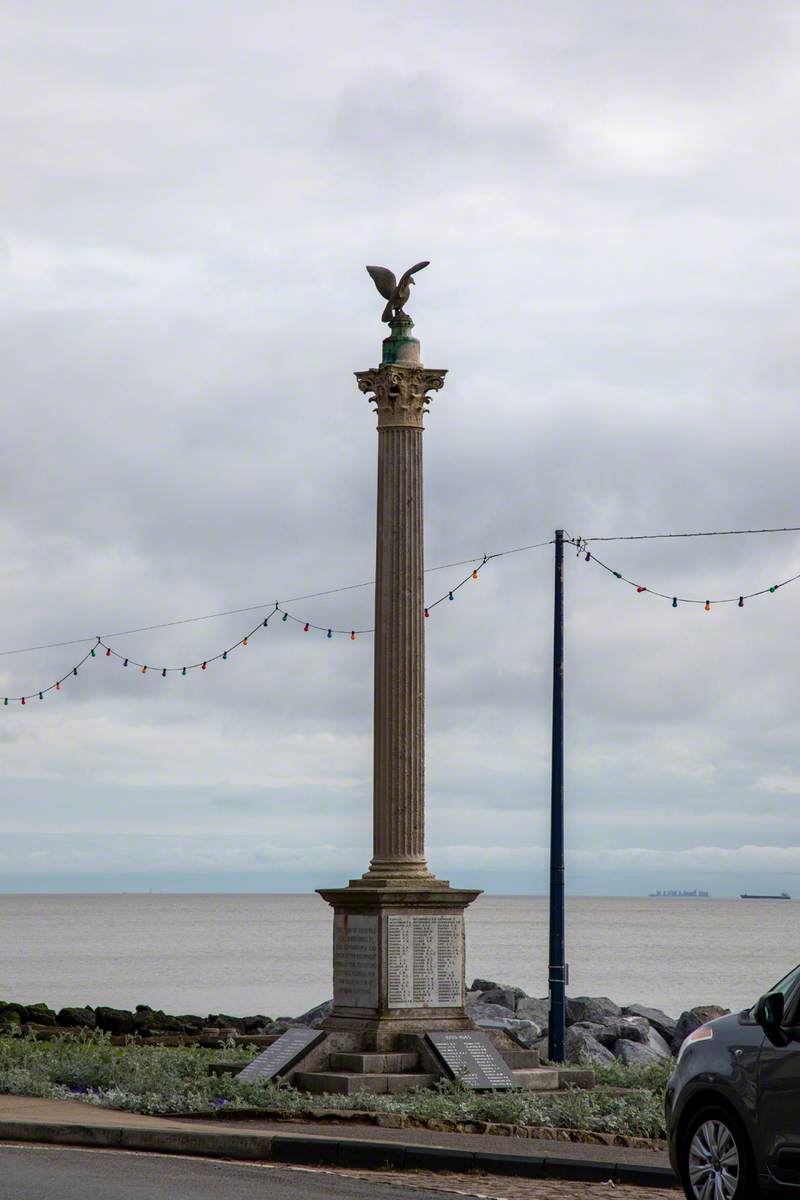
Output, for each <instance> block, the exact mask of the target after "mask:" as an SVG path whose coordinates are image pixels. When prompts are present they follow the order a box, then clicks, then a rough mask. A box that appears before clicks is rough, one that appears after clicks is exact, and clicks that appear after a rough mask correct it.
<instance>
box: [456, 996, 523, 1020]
mask: <svg viewBox="0 0 800 1200" xmlns="http://www.w3.org/2000/svg"><path fill="white" fill-rule="evenodd" d="M466 1011H467V1015H468V1016H470V1017H472V1020H473V1021H474V1022H475V1024H476V1025H482V1024H483V1023H484V1022H485V1021H498V1020H504V1021H506V1020H513V1019H514V1018H515V1017H516V1015H517V1014H516V1013H515V1012H514V1009H513V1008H506V1007H505V1006H504V1005H502V1004H484V1003H483V1002H482V1001H480V1000H479V1001H478V1003H477V1004H468V1005H467V1007H466Z"/></svg>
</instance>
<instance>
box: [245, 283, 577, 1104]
mask: <svg viewBox="0 0 800 1200" xmlns="http://www.w3.org/2000/svg"><path fill="white" fill-rule="evenodd" d="M427 265H428V263H427V262H421V263H417V264H416V265H415V266H413V267H411V268H410V269H409V270H408V271H406V273H405V274H404V275H403V276H402V277H401V279H400V281H399V282H397V280H396V279H395V276H394V274H393V273H392V272H391V271H389V270H387V269H386V268H385V267H372V266H371V267H367V270H368V271H369V273H370V275H371V276H372V278H373V280H374V282H375V284H376V286H377V288H378V291H379V292H380V293H381V295H382V296H383V297H384V299H385V300H386V307H385V309H384V311H383V316H382V320H383V321H384V322H386V323H387V324H388V325H389V329H390V334H389V336H388V337H387V338H385V339H384V341H383V354H382V359H381V363H380V366H378V367H375V368H373V369H371V370H367V371H357V372H356V380H357V382H358V387H359V388H360V389H361V391H362V392H364V393H365V394H366V395H367V396H368V398H369V400H370V402H371V403H372V404H374V406H375V411H376V413H377V418H378V495H377V529H376V574H375V663H374V718H373V719H374V733H373V738H374V751H373V764H374V765H373V855H372V861H371V862H370V864H369V869H368V870H367V871H366V872H365V873H364V875H362V876H361V878H359V879H351V880H350V882H349V883H348V885H347V886H346V887H341V888H320V889H319V894H320V895H321V896H322V897H323V899H324V900H326V901H327V902H328V904H330V905H331V907H332V908H333V1010H332V1012H331V1014H330V1016H329V1017H327V1018H326V1020H325V1021H324V1022H323V1026H322V1032H319V1031H316V1030H309V1031H308V1034H307V1039H306V1042H305V1043H304V1042H303V1035H302V1034H300V1033H299V1032H297V1031H295V1032H294V1034H293V1035H292V1036H291V1037H290V1035H289V1034H287V1035H285V1036H286V1038H287V1039H289V1040H287V1041H286V1042H285V1043H284V1044H283V1046H280V1045H277V1044H276V1046H275V1047H274V1049H273V1048H270V1051H267V1052H266V1053H265V1055H264V1056H262V1059H263V1062H261V1060H256V1062H255V1063H253V1064H251V1065H250V1067H248V1068H247V1069H246V1075H245V1076H244V1077H246V1078H254V1077H256V1076H257V1075H258V1073H259V1071H260V1070H262V1069H263V1070H265V1071H268V1072H269V1073H270V1074H273V1073H278V1072H279V1073H280V1074H282V1075H284V1076H285V1077H286V1078H290V1079H291V1080H292V1082H293V1083H294V1084H295V1086H299V1087H304V1088H307V1089H308V1090H310V1091H315V1092H337V1091H345V1092H349V1091H356V1090H362V1089H364V1088H365V1087H368V1088H370V1089H371V1090H375V1091H403V1090H408V1089H410V1088H414V1087H421V1086H427V1085H429V1084H430V1083H432V1082H433V1081H434V1080H435V1079H436V1078H437V1077H440V1076H450V1077H453V1076H455V1075H458V1076H460V1077H461V1078H464V1079H467V1080H470V1081H472V1083H473V1085H474V1086H480V1087H520V1086H527V1087H538V1088H552V1087H558V1086H559V1074H558V1071H557V1070H556V1069H555V1068H548V1069H545V1068H542V1067H539V1058H538V1054H537V1052H536V1051H534V1050H530V1049H526V1048H524V1047H522V1046H521V1045H519V1044H518V1043H516V1042H515V1041H514V1040H513V1038H512V1037H510V1036H509V1034H508V1033H507V1032H505V1031H504V1030H503V1029H501V1028H499V1027H498V1028H497V1029H496V1030H495V1029H491V1030H487V1029H485V1028H484V1029H481V1030H477V1029H476V1027H475V1026H474V1024H473V1022H472V1021H471V1020H470V1018H469V1017H468V1015H467V1013H466V1011H465V980H464V912H465V909H466V908H467V907H468V906H469V905H470V904H471V903H472V902H473V900H475V898H476V897H477V896H479V895H480V892H479V891H476V890H474V889H466V888H459V887H452V886H451V885H450V883H449V882H447V881H446V880H442V879H437V878H436V876H435V875H434V874H432V872H431V871H430V870H429V869H428V865H427V862H426V858H425V608H424V593H423V583H424V566H423V478H422V433H423V420H424V417H425V414H426V412H427V411H428V406H429V404H430V399H431V397H430V393H431V392H434V391H437V390H438V389H440V388H441V387H442V386H443V385H444V380H445V375H446V374H447V372H446V371H445V370H444V369H441V368H435V369H434V368H430V367H425V366H424V365H423V363H422V361H421V358H420V343H419V341H418V340H417V339H416V338H415V337H414V336H413V329H414V323H413V321H412V320H411V318H410V317H409V316H408V314H407V313H406V312H405V310H404V305H405V304H406V303H407V302H408V298H409V295H410V291H411V286H412V285H413V283H414V274H415V273H416V272H418V271H420V270H422V269H423V268H424V267H426V266H427ZM290 1042H291V1045H290ZM287 1055H288V1057H287ZM562 1074H565V1071H564V1069H562ZM566 1074H569V1072H568V1071H567V1072H566ZM572 1074H573V1075H575V1076H576V1078H575V1080H574V1082H580V1081H579V1080H578V1079H577V1075H578V1074H579V1073H578V1072H574V1071H573V1072H572ZM580 1074H582V1075H586V1074H587V1073H586V1072H581V1073H580ZM583 1082H587V1081H583Z"/></svg>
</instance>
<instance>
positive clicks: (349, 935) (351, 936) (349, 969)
mask: <svg viewBox="0 0 800 1200" xmlns="http://www.w3.org/2000/svg"><path fill="white" fill-rule="evenodd" d="M333 999H334V1003H335V1004H337V1005H339V1004H344V1005H349V1006H350V1007H352V1008H377V1007H378V918H377V916H374V915H369V914H368V915H366V916H362V915H360V914H354V915H351V914H349V913H337V914H336V915H335V916H334V918H333Z"/></svg>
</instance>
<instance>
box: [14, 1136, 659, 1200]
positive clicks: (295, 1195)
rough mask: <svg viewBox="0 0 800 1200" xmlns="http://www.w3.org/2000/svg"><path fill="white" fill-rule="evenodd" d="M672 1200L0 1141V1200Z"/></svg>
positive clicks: (537, 1184) (628, 1190)
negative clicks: (471, 1199)
mask: <svg viewBox="0 0 800 1200" xmlns="http://www.w3.org/2000/svg"><path fill="white" fill-rule="evenodd" d="M465 1196H481V1197H486V1198H493V1200H600V1198H601V1197H611V1196H613V1198H614V1200H662V1198H663V1200H677V1197H678V1193H677V1192H675V1191H666V1190H665V1191H658V1190H652V1189H649V1188H647V1189H644V1188H634V1187H617V1188H614V1189H613V1191H612V1189H611V1187H609V1186H608V1185H607V1184H600V1183H594V1184H591V1183H565V1182H556V1181H546V1180H542V1181H539V1180H532V1179H530V1180H529V1179H512V1178H508V1177H504V1178H497V1177H490V1176H485V1175H458V1176H457V1175H431V1174H428V1173H426V1172H408V1173H406V1174H402V1173H400V1172H392V1171H375V1172H366V1171H349V1172H346V1171H335V1172H334V1171H327V1170H303V1169H302V1168H291V1167H273V1166H270V1165H268V1164H264V1163H253V1164H250V1163H235V1162H220V1161H217V1160H213V1159H201V1158H181V1157H175V1156H172V1155H164V1154H137V1153H131V1152H127V1151H121V1150H84V1149H78V1148H73V1147H67V1146H58V1147H54V1146H37V1145H10V1144H9V1145H3V1144H0V1200H307V1198H309V1200H310V1198H312V1197H313V1200H456V1197H461V1198H463V1197H465Z"/></svg>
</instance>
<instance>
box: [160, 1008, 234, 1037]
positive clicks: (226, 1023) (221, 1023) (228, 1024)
mask: <svg viewBox="0 0 800 1200" xmlns="http://www.w3.org/2000/svg"><path fill="white" fill-rule="evenodd" d="M174 1019H175V1018H173V1020H174ZM202 1024H203V1025H204V1026H209V1025H210V1026H212V1027H213V1028H215V1029H235V1030H236V1032H237V1033H246V1032H247V1030H246V1029H245V1027H244V1018H243V1017H231V1016H228V1014H227V1013H209V1014H208V1016H207V1017H206V1019H205V1021H203V1022H202Z"/></svg>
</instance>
